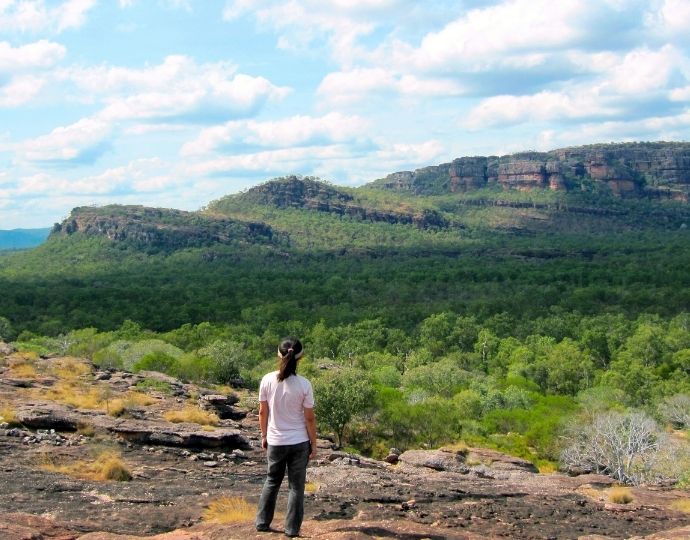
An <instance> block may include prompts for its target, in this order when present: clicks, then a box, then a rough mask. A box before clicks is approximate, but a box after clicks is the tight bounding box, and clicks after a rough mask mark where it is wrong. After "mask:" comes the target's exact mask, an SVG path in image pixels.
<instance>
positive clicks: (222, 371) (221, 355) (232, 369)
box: [197, 340, 247, 384]
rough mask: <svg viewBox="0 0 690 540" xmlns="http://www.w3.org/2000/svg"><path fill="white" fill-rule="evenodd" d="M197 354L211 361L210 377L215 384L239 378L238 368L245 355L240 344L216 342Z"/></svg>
mask: <svg viewBox="0 0 690 540" xmlns="http://www.w3.org/2000/svg"><path fill="white" fill-rule="evenodd" d="M197 354H198V355H199V356H200V357H202V358H208V359H210V360H211V361H212V365H213V368H212V373H211V376H212V377H213V378H214V380H215V381H216V382H219V383H222V384H225V383H229V382H232V381H233V380H236V379H238V378H239V376H240V367H241V366H242V361H243V360H244V359H245V358H246V356H247V353H246V351H245V349H244V347H243V346H242V345H241V344H240V343H235V342H234V341H222V340H216V341H214V342H213V343H211V344H210V345H209V346H207V347H204V348H203V349H199V350H198V351H197Z"/></svg>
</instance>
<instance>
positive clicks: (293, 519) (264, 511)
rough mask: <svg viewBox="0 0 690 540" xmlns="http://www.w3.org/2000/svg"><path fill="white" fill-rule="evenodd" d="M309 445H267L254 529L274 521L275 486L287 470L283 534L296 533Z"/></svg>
mask: <svg viewBox="0 0 690 540" xmlns="http://www.w3.org/2000/svg"><path fill="white" fill-rule="evenodd" d="M310 453H311V445H310V444H309V441H305V442H303V443H299V444H289V445H285V446H271V445H269V446H268V451H267V457H268V474H267V475H266V481H265V482H264V487H263V490H261V498H260V499H259V508H258V510H257V513H256V529H257V530H267V529H268V528H269V527H270V526H271V521H273V514H274V512H275V508H276V499H277V498H278V490H279V489H280V484H281V483H282V482H283V477H284V476H285V469H286V468H287V473H288V504H287V514H285V534H289V535H292V536H297V535H298V534H299V529H300V527H301V526H302V519H303V518H304V482H305V480H306V477H307V463H309V454H310Z"/></svg>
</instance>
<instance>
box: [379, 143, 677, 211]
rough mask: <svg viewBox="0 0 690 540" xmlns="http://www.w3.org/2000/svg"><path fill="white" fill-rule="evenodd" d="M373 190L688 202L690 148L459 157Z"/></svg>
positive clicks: (595, 148) (605, 147) (647, 146)
mask: <svg viewBox="0 0 690 540" xmlns="http://www.w3.org/2000/svg"><path fill="white" fill-rule="evenodd" d="M371 186H372V187H378V188H384V189H392V190H397V191H407V192H413V193H415V194H419V195H438V194H444V193H455V192H463V191H471V190H474V189H480V188H483V187H489V186H501V187H503V188H504V189H517V190H531V189H535V188H541V189H551V190H563V191H581V190H591V189H600V190H603V191H610V192H611V194H613V195H617V196H621V197H653V198H668V199H676V200H682V201H687V200H688V196H689V194H690V143H664V142H660V143H624V144H601V145H590V146H581V147H570V148H561V149H558V150H552V151H550V152H523V153H519V154H512V155H508V156H500V157H499V156H488V157H484V156H475V157H461V158H458V159H455V160H453V161H452V162H451V163H444V164H441V165H437V166H432V167H424V168H422V169H417V170H415V171H402V172H396V173H393V174H390V175H388V176H387V177H385V178H382V179H380V180H376V181H375V182H373V183H372V184H371Z"/></svg>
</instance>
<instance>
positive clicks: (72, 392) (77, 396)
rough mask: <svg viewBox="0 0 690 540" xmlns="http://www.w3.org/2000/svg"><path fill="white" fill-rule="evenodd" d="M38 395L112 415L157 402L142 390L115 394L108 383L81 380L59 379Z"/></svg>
mask: <svg viewBox="0 0 690 540" xmlns="http://www.w3.org/2000/svg"><path fill="white" fill-rule="evenodd" d="M37 397H44V398H46V399H49V400H51V401H55V402H58V403H63V404H65V405H69V406H70V407H74V408H76V409H92V410H101V411H105V412H106V413H107V414H109V415H111V416H121V415H122V414H123V413H124V412H125V411H126V410H127V409H128V408H131V407H142V406H147V405H151V404H153V403H155V402H156V399H155V398H153V397H151V396H148V395H146V394H143V393H141V392H136V391H129V392H126V393H124V394H113V392H112V390H111V389H110V387H108V385H106V384H104V385H94V384H88V383H86V382H84V381H80V380H71V381H69V380H68V381H64V380H62V381H58V382H57V383H56V384H55V385H54V386H53V387H52V388H50V389H49V390H47V391H45V392H44V393H42V395H39V396H37Z"/></svg>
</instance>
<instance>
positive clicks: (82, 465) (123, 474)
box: [40, 450, 132, 482]
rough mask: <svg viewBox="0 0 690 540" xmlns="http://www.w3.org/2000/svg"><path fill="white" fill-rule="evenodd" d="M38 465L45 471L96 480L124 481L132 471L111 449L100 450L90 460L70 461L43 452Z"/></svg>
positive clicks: (130, 477) (129, 478)
mask: <svg viewBox="0 0 690 540" xmlns="http://www.w3.org/2000/svg"><path fill="white" fill-rule="evenodd" d="M40 467H41V468H42V469H43V470H45V471H49V472H55V473H59V474H65V475H68V476H72V477H75V478H81V479H83V480H94V481H97V482H106V481H118V482H125V481H128V480H131V479H132V473H131V472H130V470H129V468H128V467H127V465H126V464H125V462H124V461H123V460H122V458H121V457H120V455H119V454H118V453H117V452H114V451H112V450H104V451H102V452H101V453H100V454H98V455H97V456H96V458H95V459H94V460H92V461H85V460H77V461H73V462H70V463H60V462H58V461H56V460H55V458H54V457H52V456H50V455H48V454H44V456H43V458H42V462H41V463H40Z"/></svg>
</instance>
